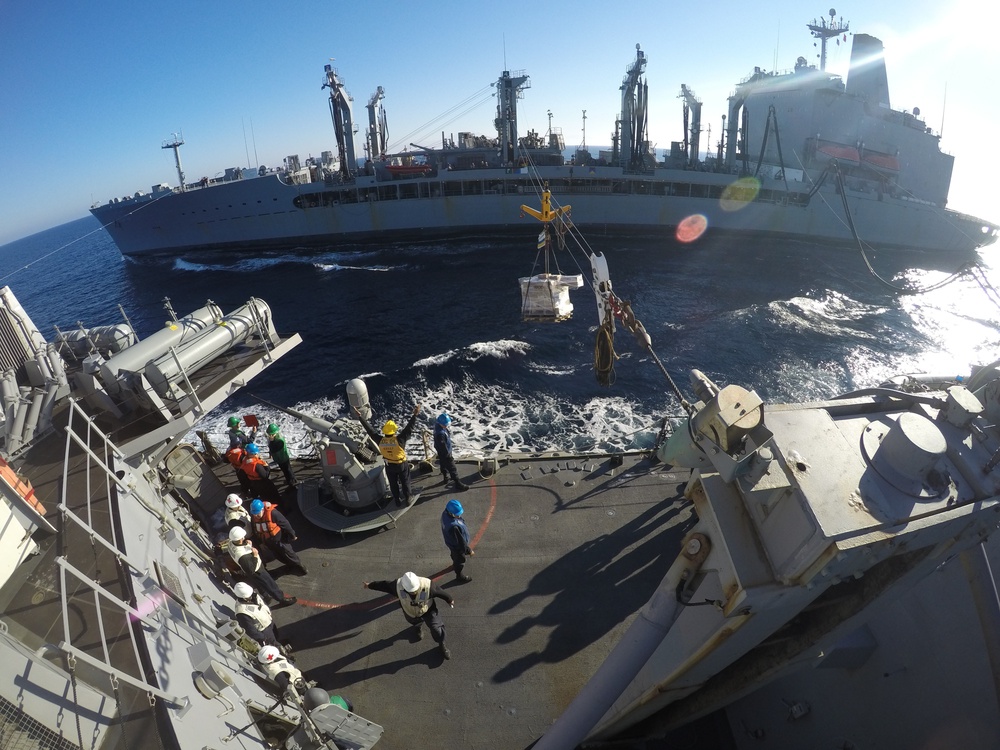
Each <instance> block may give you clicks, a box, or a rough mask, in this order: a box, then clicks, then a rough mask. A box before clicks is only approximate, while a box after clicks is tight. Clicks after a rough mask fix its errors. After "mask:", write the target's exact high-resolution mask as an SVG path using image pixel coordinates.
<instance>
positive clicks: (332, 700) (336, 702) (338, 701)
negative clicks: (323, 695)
mask: <svg viewBox="0 0 1000 750" xmlns="http://www.w3.org/2000/svg"><path fill="white" fill-rule="evenodd" d="M330 703H332V704H333V705H334V706H340V707H341V708H342V709H344V710H345V711H350V710H351V707H350V706H349V705H348V704H347V701H345V700H344V699H343V698H341V697H340V696H339V695H334V696H333V697H331V698H330Z"/></svg>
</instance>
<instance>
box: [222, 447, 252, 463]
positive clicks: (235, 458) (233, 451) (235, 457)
mask: <svg viewBox="0 0 1000 750" xmlns="http://www.w3.org/2000/svg"><path fill="white" fill-rule="evenodd" d="M246 455H247V452H246V451H245V450H243V446H242V445H237V446H236V447H235V448H230V449H229V450H227V451H226V459H227V460H228V461H229V463H231V464H232V465H233V468H234V469H239V468H240V465H241V464H242V463H243V459H244V458H246Z"/></svg>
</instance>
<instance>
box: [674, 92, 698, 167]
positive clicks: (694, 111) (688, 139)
mask: <svg viewBox="0 0 1000 750" xmlns="http://www.w3.org/2000/svg"><path fill="white" fill-rule="evenodd" d="M679 96H680V98H682V99H683V100H684V156H685V157H686V158H687V165H688V166H689V167H691V168H694V167H695V166H697V164H698V161H699V159H698V155H699V154H700V153H701V151H700V149H701V99H699V98H698V97H696V96H695V95H694V92H693V91H692V90H691V89H689V88H688V87H687V86H686V85H685V84H683V83H682V84H681V93H680V94H679ZM689 111H690V114H691V123H690V127H688V112H689Z"/></svg>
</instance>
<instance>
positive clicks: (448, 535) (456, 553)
mask: <svg viewBox="0 0 1000 750" xmlns="http://www.w3.org/2000/svg"><path fill="white" fill-rule="evenodd" d="M464 514H465V509H464V508H463V507H462V504H461V503H460V502H458V500H449V501H448V504H447V505H445V506H444V512H443V513H442V514H441V534H442V536H444V543H445V544H447V545H448V551H449V552H451V561H452V562H453V563H454V564H455V580H456V581H458V582H459V583H468V582H469V581H471V580H472V576H467V575H465V574H464V573H463V572H462V570H463V569H464V568H465V560H466V557H471V556H472V555H474V554H476V553H475V552H474V551H473V549H472V547H470V546H469V529H468V527H467V526H466V525H465V519H464V518H462V516H463V515H464Z"/></svg>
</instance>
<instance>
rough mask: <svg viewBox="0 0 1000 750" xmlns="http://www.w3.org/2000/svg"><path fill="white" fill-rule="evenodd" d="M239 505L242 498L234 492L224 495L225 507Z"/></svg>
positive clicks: (237, 506)
mask: <svg viewBox="0 0 1000 750" xmlns="http://www.w3.org/2000/svg"><path fill="white" fill-rule="evenodd" d="M241 505H243V498H242V497H240V496H239V495H237V494H236V493H235V492H233V493H232V494H230V495H229V496H228V497H226V507H227V508H239V507H240V506H241Z"/></svg>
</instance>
